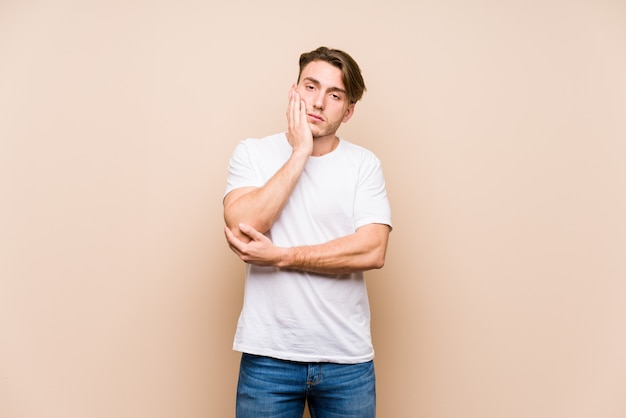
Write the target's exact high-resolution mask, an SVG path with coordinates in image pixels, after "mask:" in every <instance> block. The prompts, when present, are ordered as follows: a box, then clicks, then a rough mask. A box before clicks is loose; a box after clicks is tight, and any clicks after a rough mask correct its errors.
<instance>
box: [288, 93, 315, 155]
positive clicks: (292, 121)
mask: <svg viewBox="0 0 626 418" xmlns="http://www.w3.org/2000/svg"><path fill="white" fill-rule="evenodd" d="M287 139H288V140H289V143H290V144H291V146H292V147H293V151H294V152H302V154H303V155H306V156H307V157H308V156H310V155H311V153H313V134H312V133H311V127H310V126H309V117H308V115H307V111H306V103H305V102H304V100H302V98H301V97H300V94H298V91H297V90H296V86H295V85H293V86H292V87H291V90H290V91H289V105H288V106H287Z"/></svg>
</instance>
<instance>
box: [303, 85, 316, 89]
mask: <svg viewBox="0 0 626 418" xmlns="http://www.w3.org/2000/svg"><path fill="white" fill-rule="evenodd" d="M304 88H305V89H307V90H313V89H314V88H315V86H313V85H312V84H307V85H306V86H304Z"/></svg>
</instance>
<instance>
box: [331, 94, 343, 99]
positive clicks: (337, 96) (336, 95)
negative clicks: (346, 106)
mask: <svg viewBox="0 0 626 418" xmlns="http://www.w3.org/2000/svg"><path fill="white" fill-rule="evenodd" d="M330 97H332V98H333V100H341V96H340V95H338V94H335V93H333V94H331V95H330Z"/></svg>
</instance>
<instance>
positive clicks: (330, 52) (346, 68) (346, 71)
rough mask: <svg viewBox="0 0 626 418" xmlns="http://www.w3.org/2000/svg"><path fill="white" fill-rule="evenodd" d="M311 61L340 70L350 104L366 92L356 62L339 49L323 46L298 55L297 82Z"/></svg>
mask: <svg viewBox="0 0 626 418" xmlns="http://www.w3.org/2000/svg"><path fill="white" fill-rule="evenodd" d="M313 61H325V62H327V63H329V64H331V65H333V66H335V67H337V68H339V69H340V70H341V78H342V81H343V84H344V87H345V88H346V95H347V96H348V100H349V101H350V103H356V102H358V101H359V100H361V97H363V93H364V92H365V91H366V90H367V89H366V87H365V81H363V76H362V75H361V69H360V68H359V65H358V64H357V63H356V61H355V60H354V59H353V58H352V57H351V56H350V55H348V54H347V53H346V52H344V51H341V50H339V49H331V48H327V47H325V46H320V47H319V48H317V49H315V50H313V51H310V52H305V53H303V54H302V55H300V72H299V73H298V82H300V75H302V70H304V67H306V66H307V65H308V64H309V63H311V62H313Z"/></svg>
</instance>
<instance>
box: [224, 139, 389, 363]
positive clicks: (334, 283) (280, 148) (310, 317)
mask: <svg viewBox="0 0 626 418" xmlns="http://www.w3.org/2000/svg"><path fill="white" fill-rule="evenodd" d="M291 153H292V148H291V146H290V145H289V142H288V141H287V138H286V136H285V134H284V133H280V134H275V135H271V136H268V137H265V138H263V139H246V140H244V141H241V142H240V143H239V144H238V145H237V147H236V148H235V151H234V153H233V156H232V158H231V161H230V165H229V176H228V181H227V186H226V192H225V194H228V193H229V192H230V191H232V190H233V189H236V188H240V187H250V186H255V187H261V186H263V185H264V184H265V183H266V182H267V181H268V180H269V179H270V178H271V177H272V176H273V175H274V174H275V173H276V171H278V169H280V167H282V166H283V165H284V164H285V162H286V161H287V159H288V158H289V157H290V155H291ZM371 223H381V224H387V225H389V226H391V212H390V208H389V202H388V199H387V192H386V190H385V181H384V179H383V174H382V168H381V164H380V161H379V159H378V158H377V157H376V156H375V155H374V154H373V153H372V152H371V151H369V150H367V149H365V148H363V147H360V146H358V145H355V144H352V143H350V142H347V141H345V140H343V139H340V141H339V145H338V146H337V148H336V149H335V150H334V151H332V152H330V153H328V154H325V155H323V156H321V157H310V158H309V160H308V162H307V164H306V166H305V168H304V172H303V173H302V175H301V177H300V179H299V181H298V183H297V184H296V187H295V189H294V190H293V192H292V194H291V196H290V198H289V200H288V202H287V204H286V205H285V207H284V209H283V211H282V213H281V214H280V216H279V217H278V219H277V220H276V222H274V224H273V225H272V228H271V229H270V231H269V232H268V233H267V234H266V235H267V236H268V237H269V238H270V239H271V240H272V242H273V243H274V244H275V245H277V246H281V247H293V246H300V245H313V244H321V243H324V242H327V241H330V240H332V239H335V238H339V237H342V236H346V235H349V234H352V233H354V232H355V231H356V229H357V228H359V227H360V226H363V225H366V224H371ZM233 349H235V350H237V351H242V352H245V353H250V354H257V355H263V356H269V357H274V358H279V359H284V360H292V361H302V362H321V361H326V362H334V363H360V362H364V361H369V360H371V359H373V358H374V349H373V347H372V341H371V335H370V309H369V302H368V297H367V289H366V286H365V280H364V277H363V273H362V272H361V273H352V274H342V275H321V274H315V273H307V272H299V271H285V270H280V269H278V268H274V267H259V266H254V265H249V264H247V265H246V284H245V291H244V302H243V309H242V311H241V315H240V317H239V322H238V325H237V332H236V334H235V340H234V344H233Z"/></svg>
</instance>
